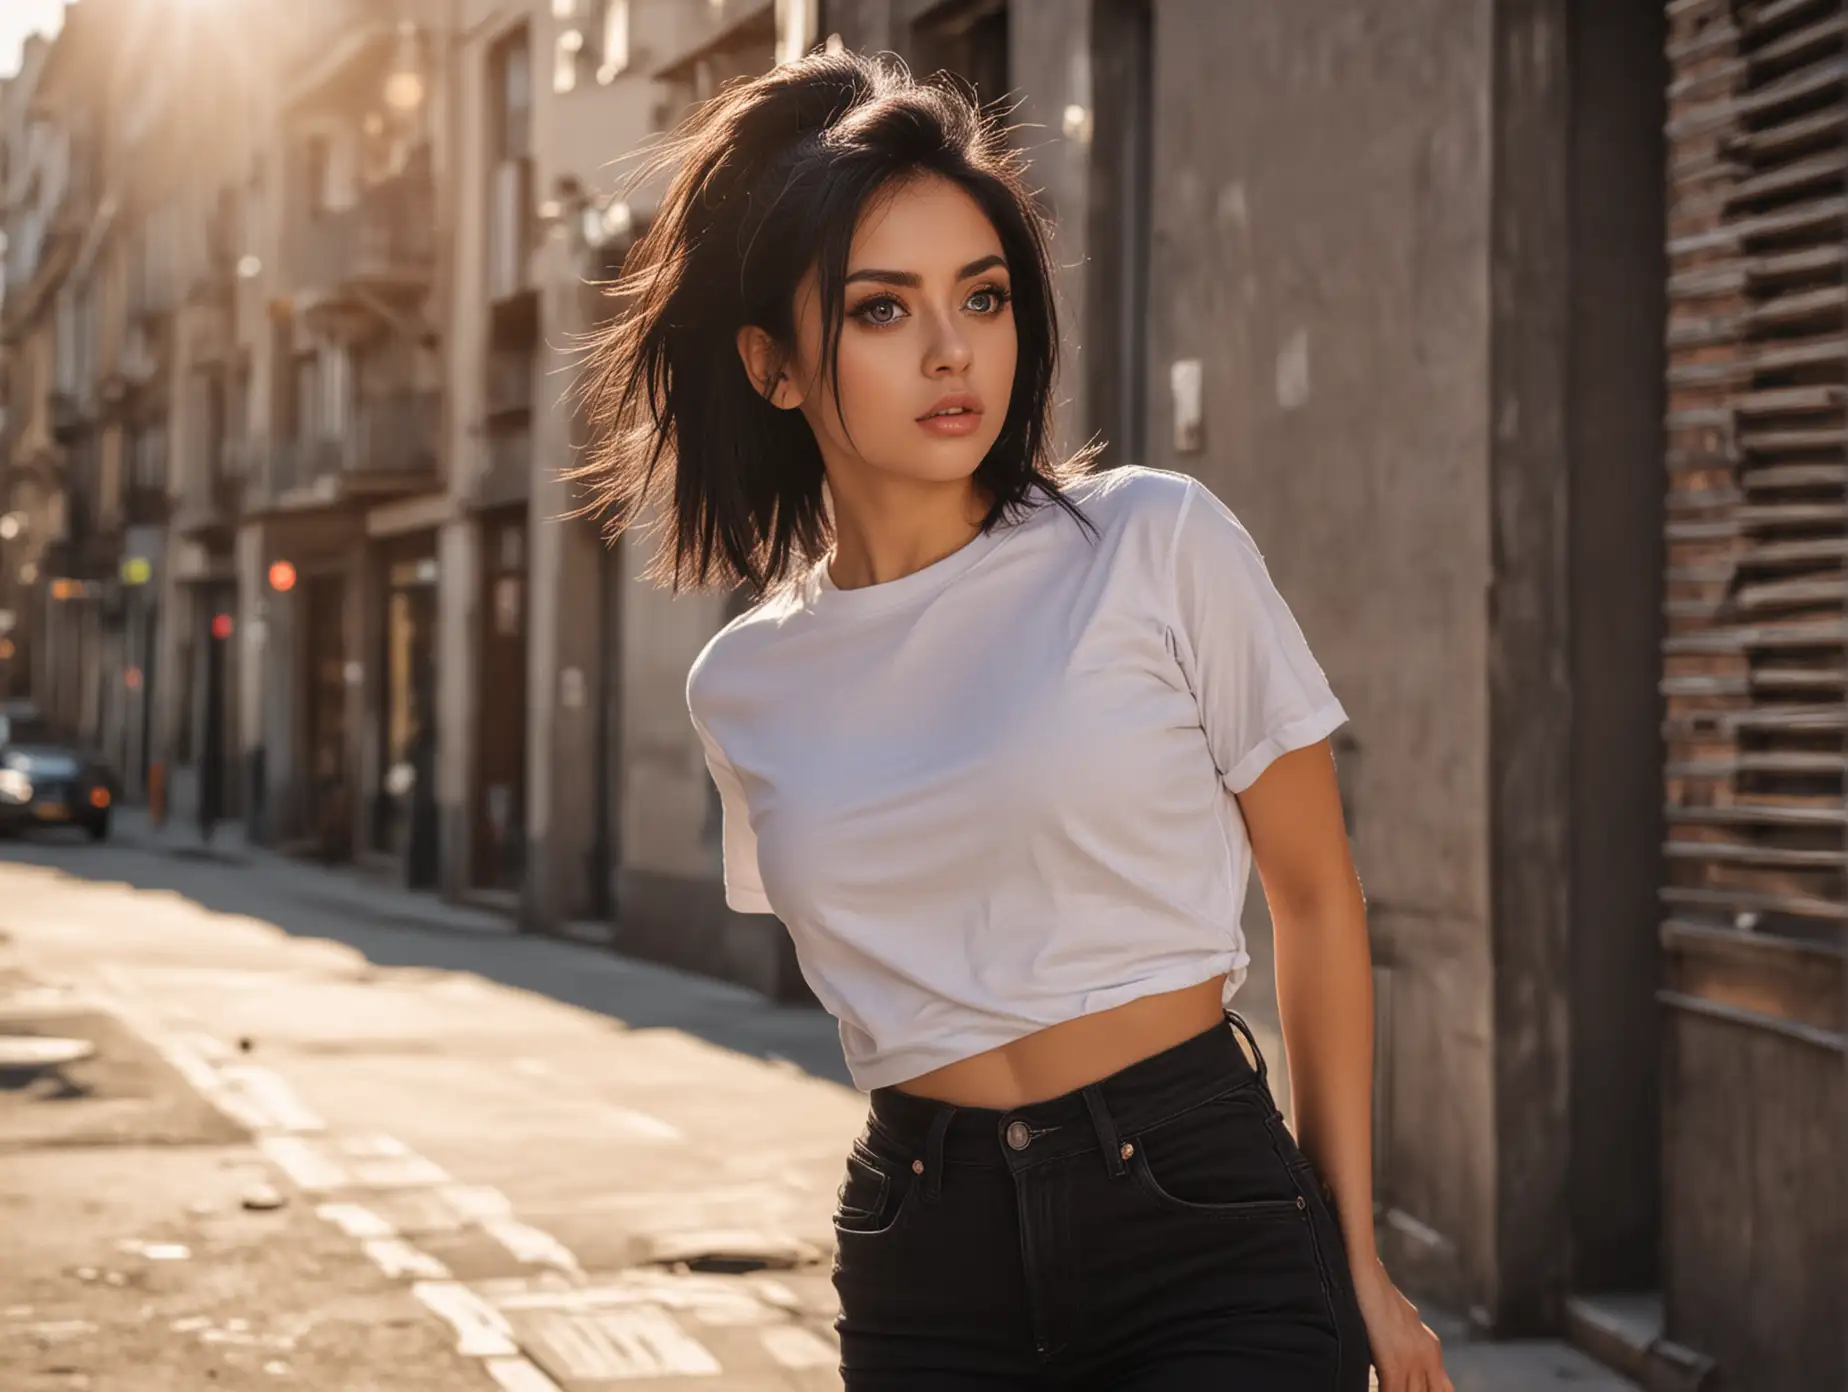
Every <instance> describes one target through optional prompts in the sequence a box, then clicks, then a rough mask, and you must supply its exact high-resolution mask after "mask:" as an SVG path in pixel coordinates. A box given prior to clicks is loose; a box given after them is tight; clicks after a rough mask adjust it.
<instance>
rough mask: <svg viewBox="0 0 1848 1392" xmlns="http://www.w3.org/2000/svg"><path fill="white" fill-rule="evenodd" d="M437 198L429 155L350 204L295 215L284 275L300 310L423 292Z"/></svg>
mask: <svg viewBox="0 0 1848 1392" xmlns="http://www.w3.org/2000/svg"><path fill="white" fill-rule="evenodd" d="M435 220H436V200H435V191H434V189H433V187H432V184H431V180H430V174H429V163H428V156H427V154H426V155H425V156H424V157H422V158H420V159H418V160H417V161H415V162H413V164H412V167H411V168H409V169H407V170H406V171H405V172H404V173H403V174H399V175H397V176H395V177H393V178H391V179H387V180H385V181H384V182H383V183H379V184H374V185H373V186H372V187H371V188H368V189H366V190H365V191H364V192H363V193H361V194H360V196H359V199H358V201H357V202H355V203H354V204H353V205H352V206H351V207H348V208H340V209H337V210H333V211H328V212H323V213H320V214H318V215H316V216H313V217H307V218H301V219H299V220H298V221H297V222H296V223H295V225H294V228H293V232H292V235H291V238H290V255H289V274H290V279H291V280H292V281H293V283H294V285H295V287H296V289H297V290H298V291H299V292H300V293H301V296H302V299H303V300H304V302H305V303H304V304H303V311H304V313H308V314H312V313H313V312H314V310H315V308H316V307H326V308H328V309H337V308H338V307H341V306H345V305H349V304H352V303H354V302H358V306H359V307H360V308H365V307H367V301H368V300H371V301H373V302H375V303H376V302H379V301H383V302H385V303H389V302H390V301H391V300H393V299H398V298H402V297H405V296H407V295H410V296H417V295H422V294H423V293H424V292H426V291H428V290H429V288H430V283H431V279H432V277H433V276H434V274H435V270H436V227H435Z"/></svg>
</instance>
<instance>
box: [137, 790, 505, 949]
mask: <svg viewBox="0 0 1848 1392" xmlns="http://www.w3.org/2000/svg"><path fill="white" fill-rule="evenodd" d="M112 834H113V837H114V839H115V840H116V841H117V842H118V843H119V844H120V845H123V846H128V847H134V848H136V849H139V850H149V851H158V852H161V853H163V854H165V855H170V856H173V857H176V858H178V859H183V860H193V861H200V862H204V863H208V864H219V865H224V866H227V867H245V868H250V869H254V870H258V871H260V872H261V873H262V875H263V878H264V881H265V882H266V883H268V884H270V885H273V886H274V887H276V888H277V889H279V890H280V891H281V892H283V893H286V894H288V895H289V896H290V897H291V898H294V899H298V900H301V901H303V902H308V903H315V904H318V905H320V906H322V907H325V908H329V909H345V910H350V911H352V912H355V913H361V914H364V915H365V916H366V917H367V918H369V919H371V920H373V921H375V922H379V923H389V924H398V925H402V926H405V927H417V928H429V929H433V930H447V931H453V932H472V933H512V932H514V931H515V928H514V925H513V923H512V921H511V920H509V919H508V918H507V916H506V915H505V914H501V913H497V912H495V911H493V910H491V909H480V908H474V907H471V906H469V905H465V904H452V903H449V902H448V901H446V900H443V899H440V898H438V897H437V895H435V894H434V893H431V892H426V891H420V890H414V889H407V888H405V887H404V886H403V885H397V884H393V883H391V882H390V881H389V880H386V879H385V878H383V877H382V876H380V875H376V874H371V873H368V872H367V871H365V870H363V869H356V868H354V867H351V866H336V865H323V864H320V863H317V862H315V861H311V860H302V859H298V858H296V857H294V856H287V855H283V854H281V853H280V852H277V851H273V850H270V849H268V848H267V847H263V846H253V845H251V844H250V843H249V842H248V841H246V840H245V837H244V824H243V823H242V822H220V823H219V824H218V825H217V826H216V827H215V828H214V829H213V832H212V839H211V840H210V841H206V840H205V839H204V838H203V837H201V836H200V834H199V828H198V825H197V824H196V823H194V822H191V821H184V820H182V821H173V820H169V821H168V822H167V824H166V825H165V826H161V827H156V826H155V825H154V823H153V820H152V818H150V817H149V815H148V813H147V809H146V808H142V807H118V808H116V810H115V814H114V825H113V827H112Z"/></svg>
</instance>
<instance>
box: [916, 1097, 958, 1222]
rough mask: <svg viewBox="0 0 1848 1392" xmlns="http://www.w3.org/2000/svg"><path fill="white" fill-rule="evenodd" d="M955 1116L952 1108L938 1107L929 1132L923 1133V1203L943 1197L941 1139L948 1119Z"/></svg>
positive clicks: (948, 1127)
mask: <svg viewBox="0 0 1848 1392" xmlns="http://www.w3.org/2000/svg"><path fill="white" fill-rule="evenodd" d="M955 1115H956V1109H955V1108H954V1107H950V1106H941V1107H939V1108H938V1109H937V1114H936V1115H935V1116H933V1117H932V1118H931V1119H930V1130H929V1131H928V1132H926V1133H925V1136H924V1187H923V1190H922V1192H921V1194H920V1197H921V1198H922V1199H923V1200H924V1202H925V1203H935V1202H937V1200H938V1199H939V1198H941V1197H942V1196H943V1138H944V1136H945V1134H946V1133H947V1132H948V1131H949V1129H950V1118H951V1117H953V1116H955Z"/></svg>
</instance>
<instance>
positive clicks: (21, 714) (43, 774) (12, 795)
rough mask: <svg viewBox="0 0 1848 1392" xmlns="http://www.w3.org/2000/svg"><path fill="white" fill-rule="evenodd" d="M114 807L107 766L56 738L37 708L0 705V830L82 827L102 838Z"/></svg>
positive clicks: (112, 784)
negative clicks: (111, 809)
mask: <svg viewBox="0 0 1848 1392" xmlns="http://www.w3.org/2000/svg"><path fill="white" fill-rule="evenodd" d="M114 805H115V786H114V780H112V779H111V778H110V776H109V772H108V770H107V769H105V768H104V767H103V766H102V765H100V764H99V763H97V762H96V761H95V760H94V759H91V758H90V757H88V756H87V755H86V754H84V753H83V752H82V751H81V750H78V749H76V748H73V747H72V746H71V745H69V744H67V743H64V742H63V741H60V740H58V739H57V738H56V737H55V736H54V734H53V732H52V730H51V728H50V726H49V724H48V723H47V722H46V720H45V719H44V717H43V716H41V715H40V714H39V713H38V712H37V711H35V710H33V709H31V708H30V707H27V706H21V705H16V704H12V703H8V704H6V705H4V706H0V833H4V834H9V835H10V834H17V833H18V832H21V831H24V830H25V829H26V828H28V827H40V826H79V827H82V828H83V829H84V830H85V831H86V832H88V833H89V836H90V839H91V840H92V841H101V840H102V839H103V838H104V837H106V836H108V835H109V811H110V808H112V807H113V806H114Z"/></svg>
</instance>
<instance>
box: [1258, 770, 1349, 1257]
mask: <svg viewBox="0 0 1848 1392" xmlns="http://www.w3.org/2000/svg"><path fill="white" fill-rule="evenodd" d="M1239 808H1240V811H1241V812H1242V813H1243V814H1244V818H1245V826H1246V831H1247V833H1248V834H1249V836H1250V837H1251V851H1252V859H1253V860H1254V861H1255V862H1256V863H1257V867H1258V876H1259V878H1260V879H1261V880H1262V881H1263V883H1264V897H1265V899H1266V900H1268V901H1269V903H1270V910H1271V920H1272V922H1273V924H1274V925H1275V928H1276V939H1277V1003H1278V1007H1279V1011H1280V1013H1281V1014H1282V1017H1283V1038H1284V1045H1285V1047H1286V1048H1287V1049H1288V1050H1289V1055H1290V1097H1291V1103H1292V1107H1293V1110H1294V1113H1295V1120H1296V1139H1297V1143H1298V1144H1299V1145H1300V1146H1301V1147H1302V1149H1303V1153H1304V1154H1305V1155H1307V1156H1308V1157H1309V1158H1310V1160H1312V1161H1313V1162H1314V1163H1315V1167H1316V1170H1317V1172H1318V1173H1319V1174H1320V1175H1321V1177H1322V1179H1323V1180H1324V1181H1325V1182H1326V1183H1327V1184H1328V1186H1329V1188H1330V1189H1332V1190H1333V1191H1334V1194H1335V1201H1336V1203H1337V1204H1338V1205H1339V1207H1340V1211H1341V1235H1342V1237H1343V1238H1345V1239H1346V1241H1347V1248H1348V1253H1349V1255H1350V1256H1351V1257H1352V1258H1353V1259H1354V1262H1355V1264H1356V1265H1359V1263H1360V1262H1361V1260H1362V1259H1363V1258H1369V1259H1370V1258H1371V1257H1372V1256H1373V1255H1374V1240H1373V1116H1372V1112H1373V970H1372V957H1371V953H1370V951H1369V949H1368V946H1367V908H1366V903H1365V901H1364V900H1363V899H1362V897H1361V889H1360V880H1359V879H1358V877H1357V876H1356V875H1355V873H1354V864H1353V861H1352V859H1351V858H1350V857H1349V855H1348V841H1347V830H1346V828H1345V826H1344V825H1343V822H1342V814H1341V799H1340V795H1339V793H1338V792H1337V790H1336V785H1335V766H1334V760H1333V758H1332V757H1331V756H1330V754H1329V750H1328V745H1327V743H1326V741H1324V742H1322V743H1318V744H1314V745H1311V746H1310V747H1309V748H1307V749H1299V750H1297V751H1296V752H1295V753H1292V754H1286V755H1284V756H1283V757H1282V758H1280V759H1278V760H1277V761H1276V762H1275V763H1274V764H1272V765H1271V766H1270V767H1269V768H1268V769H1266V770H1265V772H1264V774H1263V775H1262V776H1261V777H1260V778H1259V779H1258V781H1257V782H1256V783H1254V784H1252V786H1251V787H1250V788H1248V789H1246V790H1245V792H1244V793H1243V794H1241V795H1240V797H1239Z"/></svg>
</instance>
